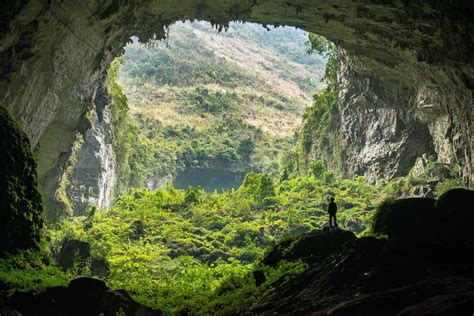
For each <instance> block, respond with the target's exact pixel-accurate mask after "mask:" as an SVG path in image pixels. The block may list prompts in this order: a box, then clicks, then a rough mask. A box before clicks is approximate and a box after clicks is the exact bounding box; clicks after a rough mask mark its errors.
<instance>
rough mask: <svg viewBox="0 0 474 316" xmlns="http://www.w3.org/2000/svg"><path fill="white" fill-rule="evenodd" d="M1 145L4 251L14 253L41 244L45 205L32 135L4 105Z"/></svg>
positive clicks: (0, 242) (0, 116)
mask: <svg viewBox="0 0 474 316" xmlns="http://www.w3.org/2000/svg"><path fill="white" fill-rule="evenodd" d="M0 148H1V149H2V154H1V155H0V253H5V252H10V253H11V252H15V251H16V250H18V249H26V248H32V247H35V246H36V245H37V243H38V242H39V239H40V229H41V227H42V226H43V219H42V213H43V206H42V201H41V194H40V192H39V189H38V181H37V173H36V161H35V159H34V157H33V154H32V152H31V148H30V142H29V140H28V137H27V136H26V134H25V133H24V132H23V131H22V129H21V128H20V126H19V125H18V124H17V123H16V122H15V120H14V119H13V117H12V116H11V115H10V114H9V113H8V111H7V110H6V109H5V108H3V107H1V106H0Z"/></svg>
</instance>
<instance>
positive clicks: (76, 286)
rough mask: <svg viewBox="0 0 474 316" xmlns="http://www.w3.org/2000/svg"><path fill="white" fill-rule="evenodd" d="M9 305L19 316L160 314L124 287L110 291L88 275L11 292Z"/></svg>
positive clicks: (102, 282)
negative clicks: (39, 288)
mask: <svg viewBox="0 0 474 316" xmlns="http://www.w3.org/2000/svg"><path fill="white" fill-rule="evenodd" d="M11 305H12V307H13V308H14V309H15V310H16V311H18V312H20V313H21V314H23V315H101V314H102V315H143V316H146V315H150V316H151V315H162V312H161V311H160V310H154V309H151V308H149V307H146V306H144V305H141V304H139V303H137V302H136V301H135V300H133V298H132V297H131V296H130V295H129V294H128V293H127V292H126V291H124V290H116V291H114V290H111V289H109V288H108V287H107V286H106V285H105V283H104V281H101V280H97V279H92V278H78V279H75V280H72V281H71V282H70V283H69V286H67V287H65V286H57V287H52V288H48V289H47V290H45V291H43V292H41V293H38V294H35V293H33V292H15V293H14V294H13V295H12V297H11Z"/></svg>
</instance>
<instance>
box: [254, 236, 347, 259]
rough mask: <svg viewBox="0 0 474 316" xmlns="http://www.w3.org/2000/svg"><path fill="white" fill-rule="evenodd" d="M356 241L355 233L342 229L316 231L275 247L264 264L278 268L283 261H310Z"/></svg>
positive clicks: (285, 241) (266, 257)
mask: <svg viewBox="0 0 474 316" xmlns="http://www.w3.org/2000/svg"><path fill="white" fill-rule="evenodd" d="M355 239H356V236H355V235H354V233H352V232H349V231H345V230H342V229H337V228H335V229H324V230H315V231H312V232H310V233H307V234H304V235H301V236H298V237H294V238H290V239H287V240H284V241H282V242H281V243H279V244H277V245H275V246H274V247H273V248H272V249H271V250H270V252H269V253H268V254H267V255H266V256H265V257H264V258H263V260H262V263H263V264H264V265H267V266H276V265H277V264H278V262H280V261H281V260H287V261H294V260H299V259H303V260H308V259H309V260H310V259H312V258H314V257H320V256H323V257H324V256H327V255H329V254H331V253H332V252H334V251H337V250H339V249H341V248H342V245H344V244H345V243H346V242H347V241H351V240H355Z"/></svg>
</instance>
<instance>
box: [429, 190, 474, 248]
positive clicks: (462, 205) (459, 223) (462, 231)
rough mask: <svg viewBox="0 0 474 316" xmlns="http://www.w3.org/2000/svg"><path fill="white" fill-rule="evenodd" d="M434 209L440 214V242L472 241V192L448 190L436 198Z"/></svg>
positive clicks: (473, 208)
mask: <svg viewBox="0 0 474 316" xmlns="http://www.w3.org/2000/svg"><path fill="white" fill-rule="evenodd" d="M436 209H437V210H438V211H439V212H440V214H441V219H440V223H441V225H442V229H440V232H439V237H440V239H441V240H452V241H468V240H474V191H473V190H467V189H453V190H449V191H447V192H446V193H444V194H443V195H441V196H440V197H439V198H438V201H436Z"/></svg>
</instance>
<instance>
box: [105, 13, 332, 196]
mask: <svg viewBox="0 0 474 316" xmlns="http://www.w3.org/2000/svg"><path fill="white" fill-rule="evenodd" d="M306 41H307V38H306V34H305V33H304V32H302V31H296V30H294V29H290V28H281V29H280V28H279V29H277V30H274V31H270V32H268V31H266V30H265V29H263V28H262V27H260V26H257V25H247V24H246V25H241V24H231V27H230V29H229V31H228V32H226V33H217V32H216V31H215V30H213V29H212V27H211V26H210V25H208V24H206V23H201V22H199V23H177V24H175V25H173V26H172V28H171V30H170V36H169V38H168V39H167V41H166V42H165V43H163V42H159V41H158V42H152V43H149V44H148V45H143V44H139V43H137V42H134V43H132V44H130V45H129V46H127V47H126V50H125V55H124V57H123V58H121V59H119V60H116V61H114V63H113V65H112V67H111V68H110V70H109V76H108V90H109V93H110V94H111V95H112V99H113V100H114V108H115V107H117V108H118V109H127V108H128V106H130V110H131V111H130V112H131V116H130V117H129V118H126V119H125V116H123V115H122V113H124V112H122V111H120V110H114V111H113V112H114V117H116V116H117V118H116V120H117V122H118V124H115V126H116V129H117V132H116V144H115V145H116V146H115V148H116V152H117V156H118V157H117V158H118V161H119V162H120V168H119V172H118V173H119V188H118V190H117V193H118V194H120V193H130V192H131V189H133V188H143V187H146V186H148V187H149V188H161V187H164V186H166V185H168V184H171V183H172V182H173V180H174V179H175V178H176V177H177V176H179V175H183V177H184V178H185V177H186V176H187V177H190V178H191V177H193V175H194V176H195V175H196V174H201V173H202V172H206V174H208V178H212V177H214V176H215V177H216V178H218V175H222V174H226V173H227V174H228V175H230V176H234V177H235V178H243V175H245V173H247V172H265V173H268V174H269V175H270V176H271V177H275V176H277V175H278V173H279V169H280V156H281V153H283V152H286V151H287V150H288V149H289V148H291V147H292V146H293V143H294V137H293V134H294V133H295V131H296V130H297V129H298V127H299V124H300V121H301V114H302V111H303V109H304V108H305V107H306V106H307V104H309V101H310V93H312V92H313V91H314V90H315V89H317V88H318V87H319V86H320V85H321V83H320V82H319V81H320V80H319V79H320V76H321V73H322V69H321V68H322V66H323V65H324V58H322V57H318V56H308V55H307V54H306V53H305V49H304V46H305V42H306ZM242 52H245V54H246V61H245V62H242V60H241V58H242ZM256 52H258V54H257V53H256ZM221 56H225V57H221ZM120 64H122V67H121V71H119V70H118V69H119V66H120ZM295 68H296V70H297V71H295ZM296 75H297V77H295V76H296ZM302 85H306V88H305V89H303V88H302V87H301V86H302ZM122 87H123V88H122ZM125 95H126V96H127V97H125ZM116 113H118V115H116ZM215 181H220V180H215ZM238 185H239V182H237V183H235V184H234V186H238ZM210 186H212V185H210V184H208V185H207V186H205V187H206V189H209V187H210ZM214 188H219V184H217V185H215V186H214ZM214 188H212V189H214Z"/></svg>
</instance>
